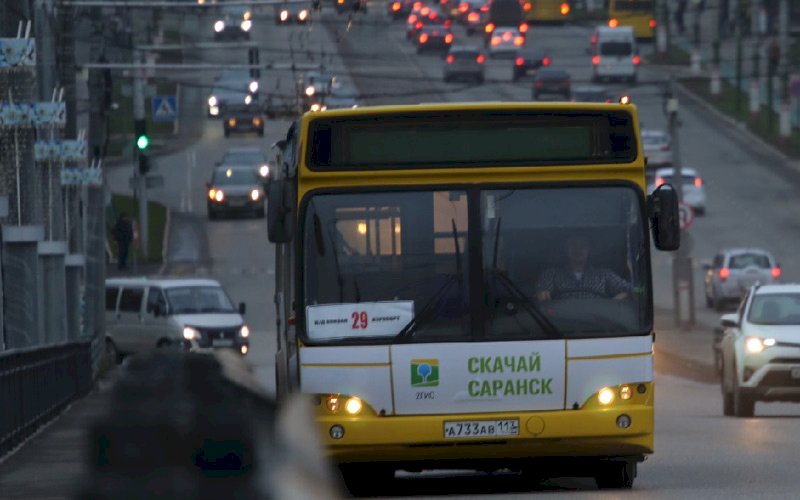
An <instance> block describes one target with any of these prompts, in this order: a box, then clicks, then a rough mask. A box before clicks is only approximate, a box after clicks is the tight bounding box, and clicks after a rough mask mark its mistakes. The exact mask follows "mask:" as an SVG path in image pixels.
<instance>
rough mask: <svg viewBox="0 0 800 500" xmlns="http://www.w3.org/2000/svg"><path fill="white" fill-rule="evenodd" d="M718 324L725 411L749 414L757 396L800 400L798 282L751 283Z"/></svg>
mask: <svg viewBox="0 0 800 500" xmlns="http://www.w3.org/2000/svg"><path fill="white" fill-rule="evenodd" d="M720 324H721V327H722V328H723V329H724V334H723V337H722V340H721V341H720V345H719V349H718V351H719V356H720V358H721V376H720V381H721V384H720V386H721V389H722V412H723V414H724V415H726V416H737V417H752V416H753V414H754V412H755V404H756V402H757V401H787V402H795V403H798V402H800V363H798V362H797V360H798V359H800V285H797V284H774V285H762V286H758V285H756V286H753V287H752V288H750V290H749V291H748V293H747V295H746V297H745V298H744V300H743V301H742V304H741V306H740V307H739V310H738V311H737V312H736V313H733V314H725V315H723V316H722V317H721V318H720Z"/></svg>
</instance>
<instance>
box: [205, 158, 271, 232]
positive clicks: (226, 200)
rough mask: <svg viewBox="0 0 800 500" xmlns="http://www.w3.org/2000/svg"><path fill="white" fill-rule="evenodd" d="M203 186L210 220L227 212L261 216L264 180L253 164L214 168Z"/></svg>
mask: <svg viewBox="0 0 800 500" xmlns="http://www.w3.org/2000/svg"><path fill="white" fill-rule="evenodd" d="M206 189H207V191H208V197H207V198H206V203H207V209H208V218H209V219H216V218H217V217H219V216H220V215H223V214H228V213H251V214H255V216H256V217H264V197H265V193H264V182H263V181H262V179H261V177H260V176H259V175H258V172H256V171H255V170H254V169H253V167H252V166H249V165H248V166H240V165H236V166H232V165H221V166H219V167H215V168H214V171H213V173H212V174H211V181H209V182H208V183H206Z"/></svg>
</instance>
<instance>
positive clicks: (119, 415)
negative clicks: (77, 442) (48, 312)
mask: <svg viewBox="0 0 800 500" xmlns="http://www.w3.org/2000/svg"><path fill="white" fill-rule="evenodd" d="M122 370H123V372H122V373H121V374H120V377H119V380H118V381H117V383H116V385H115V387H114V388H113V389H112V390H111V393H110V399H109V405H108V407H107V409H106V411H105V412H104V414H103V415H102V416H101V417H100V418H99V419H98V420H97V421H96V422H95V423H94V425H93V426H92V429H91V431H90V433H89V436H90V438H89V439H90V443H89V444H90V446H89V453H88V456H87V457H86V459H87V461H88V465H89V469H90V471H89V475H88V481H87V484H86V485H85V487H84V488H83V489H82V490H81V491H79V492H78V493H77V497H78V498H95V499H99V498H114V499H119V498H182V499H186V498H209V497H220V498H237V499H239V498H241V499H250V498H264V499H280V500H292V499H300V498H302V499H312V500H316V499H319V500H329V499H335V498H339V496H338V494H337V492H338V491H339V490H338V484H337V483H336V482H335V479H334V477H335V476H333V475H332V472H331V469H330V467H329V464H328V463H326V462H325V461H324V459H323V458H322V453H321V452H320V448H319V443H318V442H317V438H316V434H315V433H314V432H309V430H311V429H314V426H313V418H312V416H311V413H310V407H309V406H308V404H307V403H308V402H307V401H306V400H305V399H304V398H302V397H298V398H296V399H287V400H285V402H284V403H283V404H282V405H281V407H280V408H279V407H278V405H277V403H276V401H275V400H274V399H273V398H271V397H270V396H268V395H266V394H265V393H263V392H262V391H261V388H260V386H259V385H258V384H257V383H256V381H255V379H254V377H253V376H252V374H251V373H250V372H249V370H248V367H247V365H246V364H245V363H244V361H242V360H241V359H240V358H239V357H238V356H236V355H235V354H232V353H227V352H222V353H218V354H215V355H214V356H207V355H198V354H191V353H188V354H187V353H178V352H155V353H152V354H147V355H144V356H140V357H133V358H131V359H130V361H129V362H128V363H126V364H125V365H123V367H122Z"/></svg>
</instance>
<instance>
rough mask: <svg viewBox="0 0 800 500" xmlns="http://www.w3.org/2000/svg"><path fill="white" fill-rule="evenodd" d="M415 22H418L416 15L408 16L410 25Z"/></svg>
mask: <svg viewBox="0 0 800 500" xmlns="http://www.w3.org/2000/svg"><path fill="white" fill-rule="evenodd" d="M415 22H417V15H416V14H411V15H410V16H408V24H414V23H415Z"/></svg>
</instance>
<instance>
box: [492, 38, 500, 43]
mask: <svg viewBox="0 0 800 500" xmlns="http://www.w3.org/2000/svg"><path fill="white" fill-rule="evenodd" d="M492 45H500V37H499V36H493V37H492Z"/></svg>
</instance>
